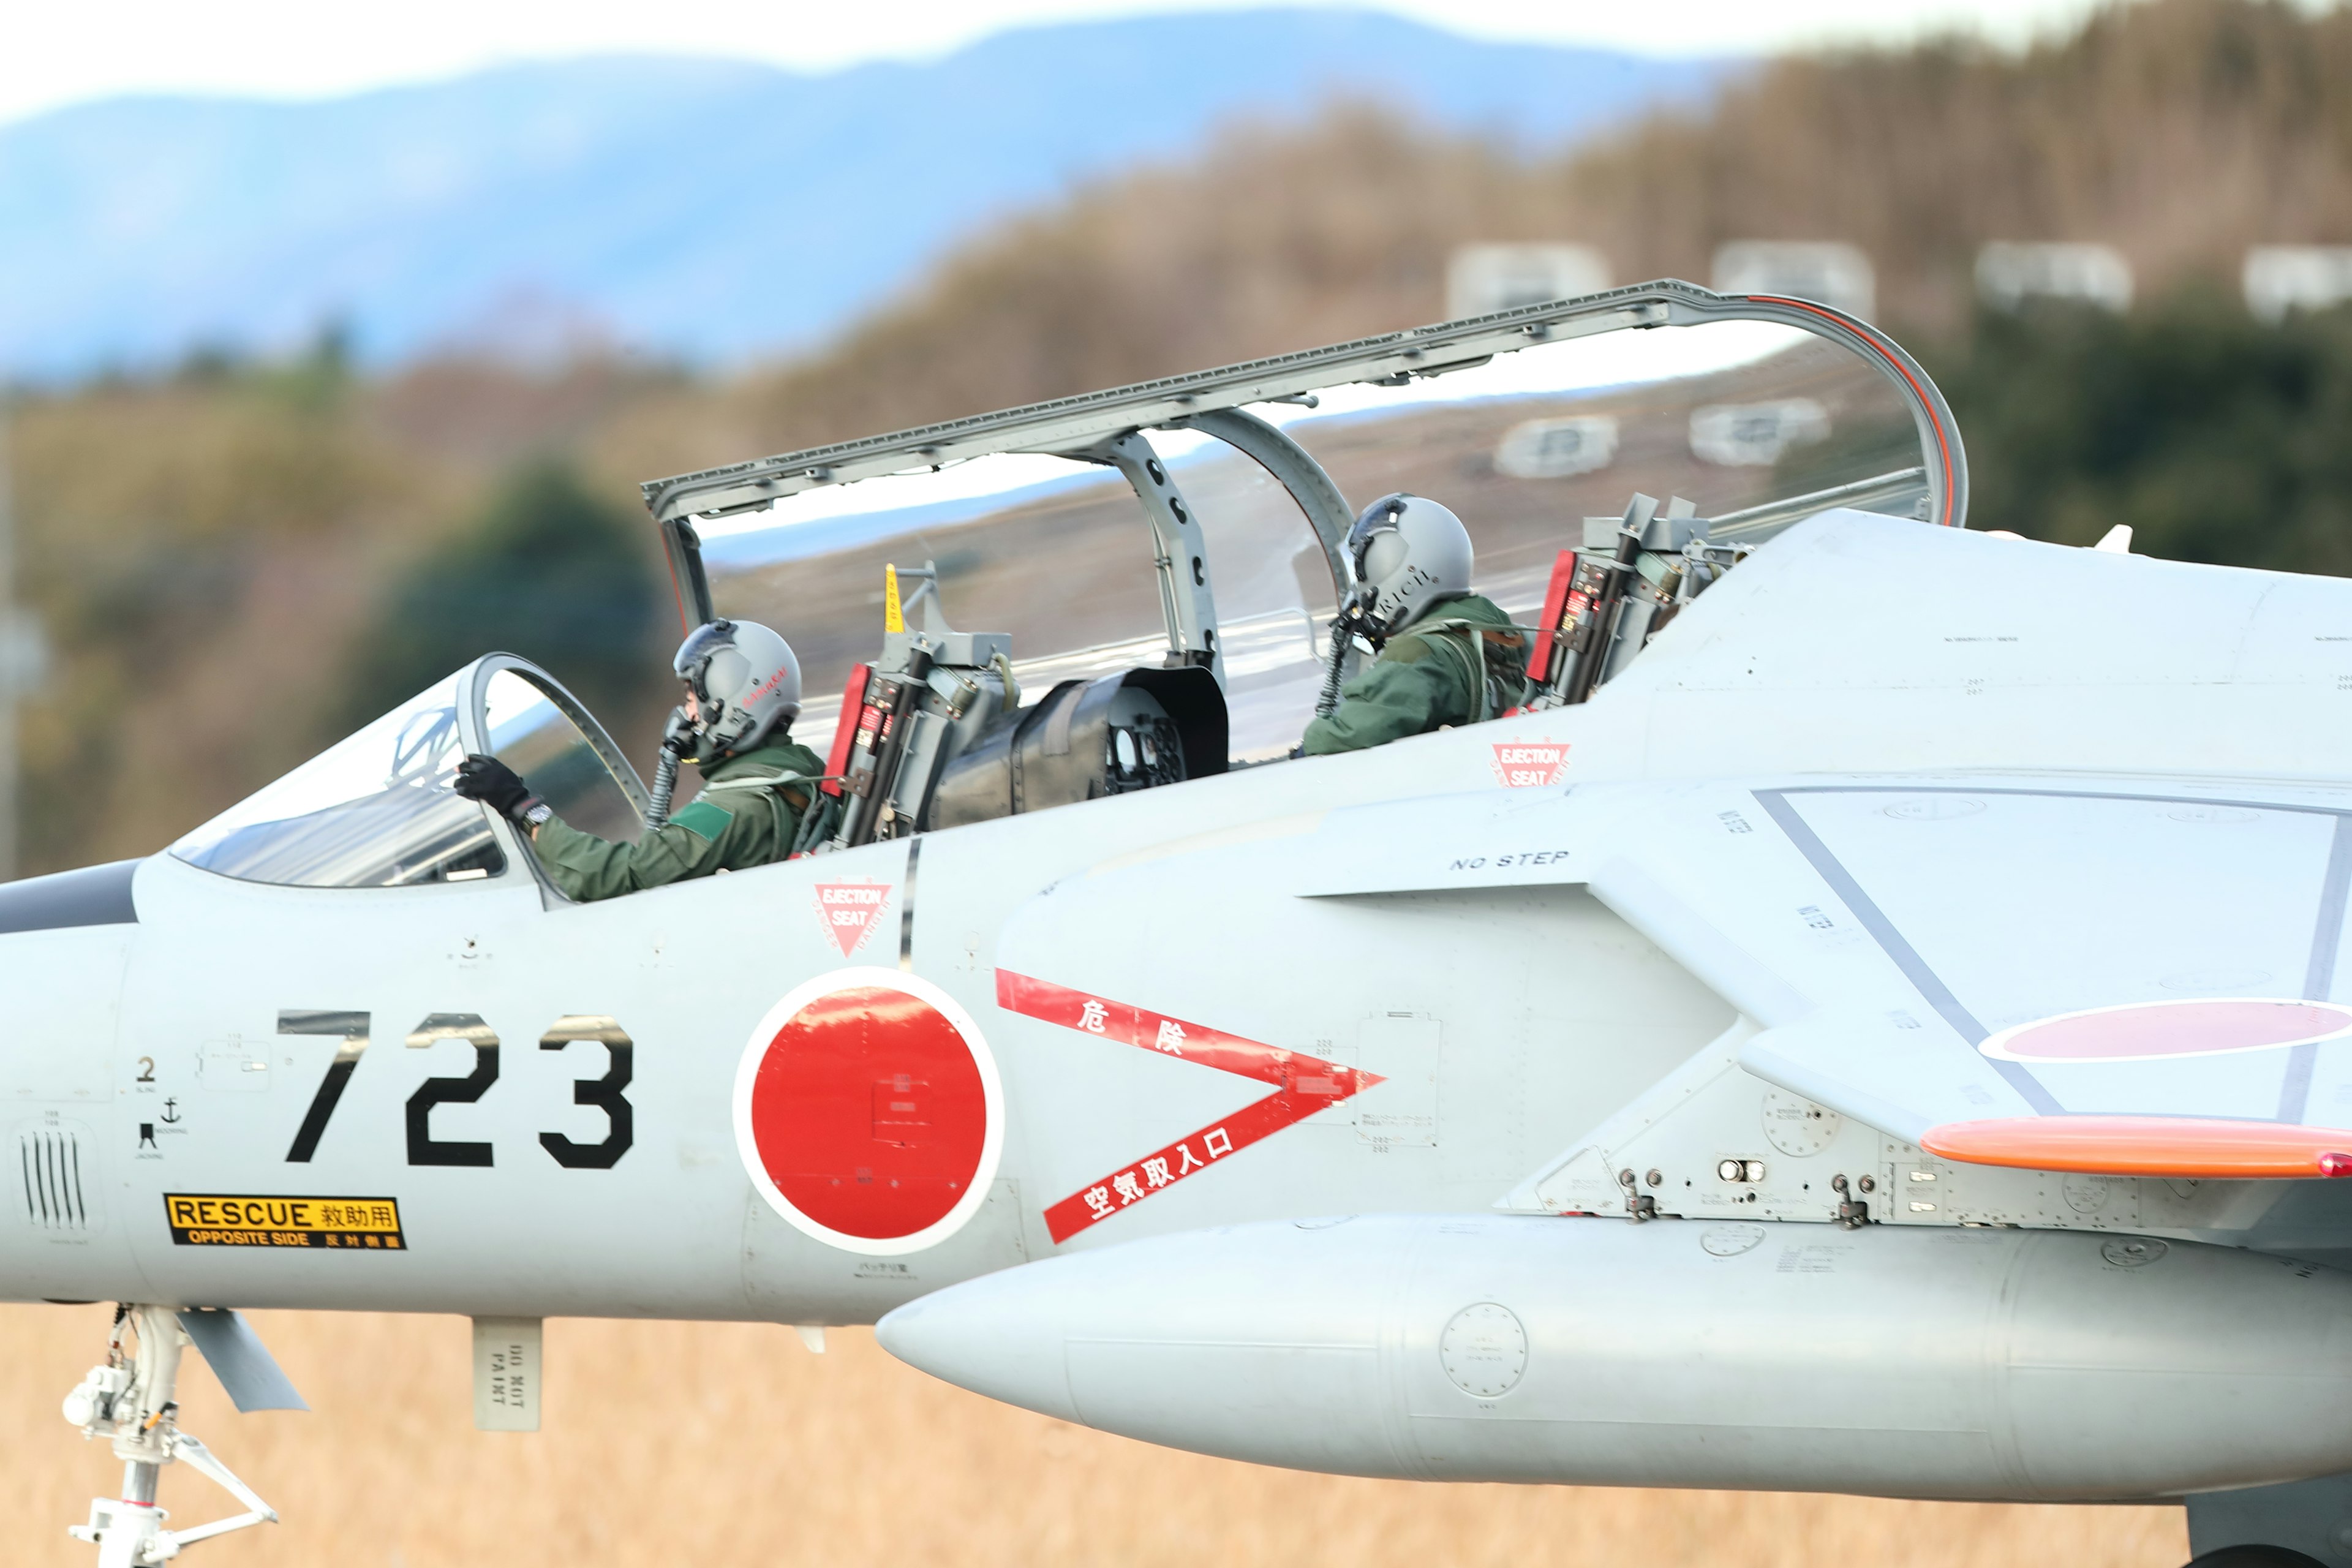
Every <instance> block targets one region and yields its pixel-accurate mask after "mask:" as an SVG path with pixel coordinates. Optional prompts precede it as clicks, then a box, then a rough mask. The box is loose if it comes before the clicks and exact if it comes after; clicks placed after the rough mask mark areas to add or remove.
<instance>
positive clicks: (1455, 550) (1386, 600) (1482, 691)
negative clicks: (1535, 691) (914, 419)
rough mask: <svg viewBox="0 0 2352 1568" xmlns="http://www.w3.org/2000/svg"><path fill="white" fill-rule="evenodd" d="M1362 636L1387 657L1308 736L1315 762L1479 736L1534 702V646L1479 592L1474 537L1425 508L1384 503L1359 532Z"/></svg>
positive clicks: (1354, 545) (1355, 562)
mask: <svg viewBox="0 0 2352 1568" xmlns="http://www.w3.org/2000/svg"><path fill="white" fill-rule="evenodd" d="M1348 562H1349V569H1350V570H1351V572H1352V573H1353V574H1354V576H1355V580H1356V581H1355V586H1354V587H1353V589H1352V590H1350V592H1349V595H1348V603H1349V607H1350V609H1351V610H1352V612H1353V614H1354V616H1355V620H1356V624H1357V626H1358V627H1359V628H1360V630H1361V631H1362V632H1363V633H1364V635H1365V636H1366V637H1369V638H1370V640H1371V642H1372V645H1373V646H1374V647H1377V648H1378V649H1379V650H1380V656H1379V657H1378V658H1375V659H1373V661H1372V663H1371V666H1370V668H1368V669H1366V670H1365V671H1364V672H1363V673H1362V674H1360V675H1359V676H1357V677H1356V679H1353V680H1351V681H1349V682H1348V684H1347V686H1346V687H1345V688H1344V689H1342V690H1341V691H1340V694H1339V695H1340V699H1341V700H1340V702H1339V706H1338V707H1337V708H1335V709H1334V710H1332V711H1331V712H1330V713H1328V715H1325V716H1323V717H1320V718H1318V719H1315V720H1313V721H1309V723H1308V724H1307V736H1306V739H1305V740H1304V741H1303V742H1300V746H1299V749H1300V751H1301V752H1304V753H1305V754H1306V755H1307V756H1310V757H1314V756H1321V755H1324V754H1325V753H1327V752H1359V751H1362V750H1364V749H1366V748H1367V747H1370V746H1381V745H1386V744H1387V743H1388V742H1391V741H1394V740H1399V739H1401V738H1402V737H1403V736H1406V735H1423V734H1426V733H1428V732H1429V731H1432V730H1438V729H1443V728H1444V727H1445V726H1446V725H1448V724H1474V723H1476V722H1478V721H1481V720H1486V719H1493V718H1496V717H1498V716H1499V715H1501V714H1502V713H1503V712H1505V711H1506V710H1508V709H1510V708H1513V707H1515V706H1517V704H1518V703H1519V701H1520V700H1522V699H1523V698H1524V697H1525V695H1526V691H1527V664H1528V643H1527V636H1526V634H1525V633H1524V632H1522V631H1521V630H1519V629H1518V628H1517V626H1514V625H1513V624H1512V621H1511V617H1510V616H1507V615H1505V614H1504V613H1503V611H1502V608H1501V606H1499V605H1496V603H1495V602H1494V601H1493V600H1491V599H1485V598H1481V597H1480V596H1479V595H1475V594H1474V593H1472V592H1470V573H1471V565H1472V557H1471V552H1470V531H1469V530H1468V529H1466V528H1465V527H1463V526H1462V520H1461V519H1460V518H1458V517H1456V516H1454V513H1453V511H1452V510H1450V509H1448V508H1446V507H1444V506H1441V505H1439V504H1438V503H1437V502H1435V501H1433V500H1428V499H1427V498H1425V497H1423V496H1415V495H1406V494H1402V493H1399V494H1396V495H1391V496H1382V497H1381V499H1380V500H1376V501H1374V502H1373V503H1372V504H1371V505H1370V506H1368V507H1366V508H1365V509H1364V510H1363V515H1362V516H1360V517H1359V518H1357V519H1356V524H1355V526H1354V527H1353V528H1351V529H1349V531H1348Z"/></svg>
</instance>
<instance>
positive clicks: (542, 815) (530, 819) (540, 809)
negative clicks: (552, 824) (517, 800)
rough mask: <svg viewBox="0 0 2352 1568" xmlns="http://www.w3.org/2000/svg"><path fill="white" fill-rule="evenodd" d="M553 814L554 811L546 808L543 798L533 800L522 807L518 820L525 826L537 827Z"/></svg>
mask: <svg viewBox="0 0 2352 1568" xmlns="http://www.w3.org/2000/svg"><path fill="white" fill-rule="evenodd" d="M554 815H555V813H554V812H552V811H551V810H550V809H548V805H547V802H545V801H543V800H534V801H532V802H531V803H530V805H526V806H524V807H523V808H522V816H521V819H520V820H521V822H522V824H523V826H526V827H537V826H540V825H541V824H542V823H544V822H545V821H546V820H547V819H548V818H549V817H551V816H554Z"/></svg>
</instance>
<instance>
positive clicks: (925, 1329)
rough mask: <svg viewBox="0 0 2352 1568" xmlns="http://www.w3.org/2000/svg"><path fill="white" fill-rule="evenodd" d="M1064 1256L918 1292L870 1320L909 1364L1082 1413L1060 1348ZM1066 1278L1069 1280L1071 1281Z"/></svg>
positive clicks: (1027, 1404)
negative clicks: (1058, 1281)
mask: <svg viewBox="0 0 2352 1568" xmlns="http://www.w3.org/2000/svg"><path fill="white" fill-rule="evenodd" d="M1061 1261H1062V1260H1061V1259H1053V1260H1049V1261H1046V1262H1043V1263H1031V1264H1026V1265H1024V1266H1023V1267H1021V1268H1008V1269H1006V1270H1004V1271H1003V1273H1000V1274H990V1275H985V1276H983V1277H982V1278H981V1279H971V1280H966V1281H965V1282H964V1283H962V1284H961V1285H954V1286H950V1287H949V1288H948V1289H945V1290H939V1291H934V1292H933V1293H932V1294H930V1295H929V1296H921V1297H918V1298H917V1299H916V1300H912V1301H909V1302H908V1303H907V1304H906V1305H905V1306H903V1307H900V1308H899V1309H898V1310H896V1311H894V1312H891V1313H889V1314H887V1315H886V1316H885V1317H884V1318H883V1319H882V1321H880V1322H878V1323H877V1324H875V1325H874V1337H875V1338H876V1339H877V1340H878V1341H880V1342H881V1344H882V1348H883V1349H884V1350H887V1351H888V1352H890V1353H891V1354H892V1355H894V1356H897V1357H898V1359H899V1360H900V1361H903V1362H905V1363H907V1364H908V1365H909V1366H912V1367H917V1368H919V1369H920V1370H922V1371H924V1372H928V1373H930V1374H931V1375H932V1376H933V1377H936V1378H940V1379H941V1380H942V1381H944V1382H948V1383H952V1384H956V1385H957V1386H958V1387H961V1388H968V1389H971V1391H972V1392H973V1393H975V1394H986V1395H988V1397H990V1398H991V1399H1000V1400H1003V1402H1004V1403H1005V1404H1007V1405H1020V1406H1021V1407H1022V1408H1024V1409H1025V1410H1034V1411H1036V1412H1037V1413H1038V1414H1039V1415H1051V1416H1054V1417H1055V1418H1057V1419H1059V1420H1063V1421H1071V1422H1077V1421H1079V1420H1080V1417H1079V1415H1078V1412H1077V1404H1076V1401H1075V1400H1074V1399H1072V1398H1071V1397H1070V1377H1069V1368H1068V1365H1067V1362H1066V1357H1065V1355H1064V1354H1063V1348H1062V1337H1063V1326H1064V1325H1063V1321H1062V1320H1063V1317H1064V1315H1065V1314H1064V1307H1065V1303H1064V1292H1063V1291H1061V1290H1059V1289H1055V1284H1056V1281H1055V1279H1051V1278H1041V1277H1042V1276H1052V1275H1057V1274H1058V1273H1059V1272H1061V1270H1059V1269H1058V1268H1057V1267H1056V1265H1057V1264H1059V1263H1060V1262H1061ZM1072 1283H1075V1281H1073V1282H1072Z"/></svg>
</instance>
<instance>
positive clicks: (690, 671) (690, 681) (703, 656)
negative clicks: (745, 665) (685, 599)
mask: <svg viewBox="0 0 2352 1568" xmlns="http://www.w3.org/2000/svg"><path fill="white" fill-rule="evenodd" d="M734 646H735V623H734V622H733V621H711V622H709V623H708V624H707V625H704V626H697V627H695V628H694V630H693V631H692V632H691V633H689V634H688V637H687V639H686V641H684V642H682V643H680V644H679V645H678V648H677V658H674V659H672V660H670V668H672V669H674V670H676V671H677V678H678V679H680V680H683V681H685V682H686V689H688V691H691V692H693V693H694V697H695V700H696V701H698V702H699V703H701V704H702V705H703V706H704V707H705V708H709V706H710V691H709V688H708V687H707V686H705V685H704V683H703V677H704V676H705V675H706V674H707V673H708V672H709V668H710V658H711V655H713V654H716V653H720V652H723V651H724V650H726V649H728V648H731V647H734Z"/></svg>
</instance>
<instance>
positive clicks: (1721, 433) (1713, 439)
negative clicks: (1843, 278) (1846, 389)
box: [1690, 300, 1851, 468]
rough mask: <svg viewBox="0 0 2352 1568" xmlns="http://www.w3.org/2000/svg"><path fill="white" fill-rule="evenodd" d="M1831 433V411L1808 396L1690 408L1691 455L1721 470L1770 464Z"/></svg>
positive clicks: (1764, 466) (1824, 439) (1827, 302)
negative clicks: (1793, 450) (1715, 464)
mask: <svg viewBox="0 0 2352 1568" xmlns="http://www.w3.org/2000/svg"><path fill="white" fill-rule="evenodd" d="M1822 303H1823V304H1829V303H1830V301H1829V300H1822ZM1849 314H1851V312H1849ZM1829 435H1830V412H1829V410H1828V409H1826V408H1824V407H1822V405H1820V404H1819V403H1817V402H1815V401H1814V400H1813V399H1811V398H1810V397H1790V398H1785V399H1783V400H1782V401H1780V402H1778V403H1710V404H1707V405H1705V406H1703V407H1699V408H1694V409H1692V410H1691V416H1690V449H1691V456H1693V457H1695V458H1698V459H1699V460H1700V461H1701V462H1706V463H1718V464H1721V465H1722V466H1724V467H1725V468H1770V467H1771V466H1772V465H1773V464H1775V463H1777V462H1779V461H1780V458H1781V457H1782V455H1783V454H1785V453H1786V452H1787V451H1788V450H1789V448H1790V447H1807V446H1811V444H1812V443H1814V442H1816V441H1826V440H1828V439H1829Z"/></svg>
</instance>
